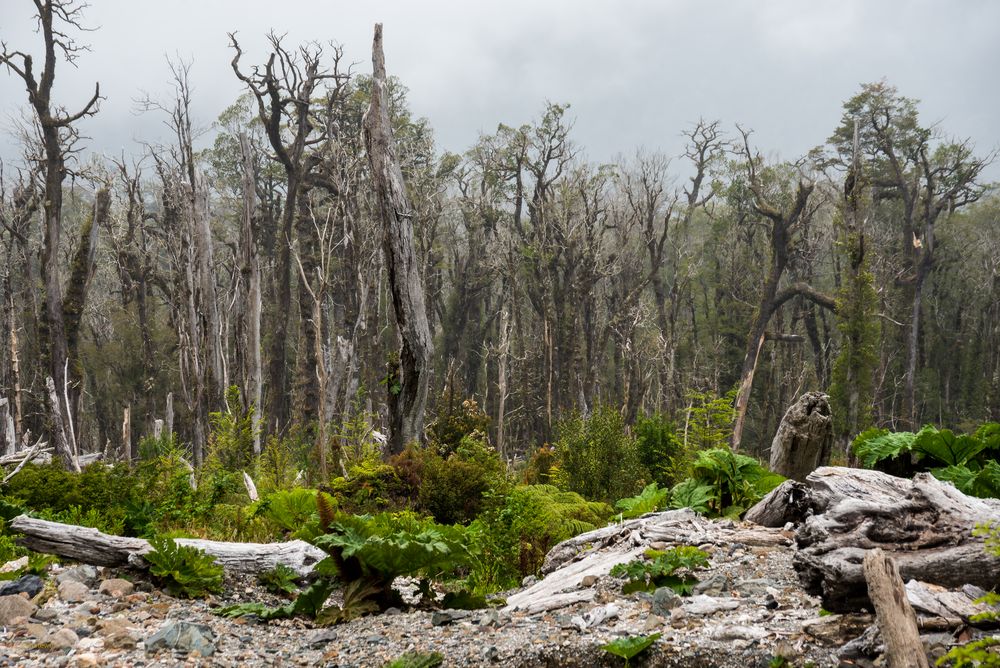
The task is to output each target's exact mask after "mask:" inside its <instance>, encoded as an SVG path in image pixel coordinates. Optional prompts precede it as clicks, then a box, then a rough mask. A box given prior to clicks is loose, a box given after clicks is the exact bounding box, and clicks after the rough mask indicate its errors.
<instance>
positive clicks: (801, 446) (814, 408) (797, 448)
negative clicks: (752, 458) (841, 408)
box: [770, 392, 833, 481]
mask: <svg viewBox="0 0 1000 668" xmlns="http://www.w3.org/2000/svg"><path fill="white" fill-rule="evenodd" d="M832 447H833V419H832V417H831V413H830V398H829V397H828V396H827V395H825V394H823V393H822V392H807V393H805V394H803V395H802V396H801V397H799V399H798V401H796V402H795V403H794V404H792V405H791V406H789V407H788V410H787V411H786V412H785V416H784V417H783V418H782V419H781V424H780V425H778V431H777V433H776V434H775V435H774V440H773V441H772V442H771V462H770V468H771V470H772V471H774V472H775V473H780V474H781V475H783V476H785V477H786V478H791V479H793V480H799V481H803V480H805V479H806V476H807V475H809V474H810V473H812V472H813V471H815V470H816V469H817V468H819V467H820V466H825V465H826V464H828V463H829V460H830V450H831V449H832Z"/></svg>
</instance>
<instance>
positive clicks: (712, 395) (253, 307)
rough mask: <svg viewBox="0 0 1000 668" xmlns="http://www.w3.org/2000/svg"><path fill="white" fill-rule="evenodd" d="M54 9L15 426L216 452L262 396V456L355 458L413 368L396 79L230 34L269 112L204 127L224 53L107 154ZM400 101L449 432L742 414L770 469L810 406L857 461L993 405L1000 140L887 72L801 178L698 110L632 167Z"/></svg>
mask: <svg viewBox="0 0 1000 668" xmlns="http://www.w3.org/2000/svg"><path fill="white" fill-rule="evenodd" d="M67 4H69V3H67ZM53 6H55V7H56V11H55V13H53ZM60 6H61V5H60V3H54V5H53V3H42V4H41V5H40V7H42V8H43V10H42V14H43V20H42V21H41V23H40V25H41V26H42V30H41V31H40V33H39V34H38V35H37V36H35V35H30V34H29V31H27V30H21V31H20V35H19V38H18V39H19V40H21V39H24V40H30V39H36V40H43V41H44V40H50V41H49V43H48V46H49V48H48V49H47V50H46V51H45V55H44V62H32V60H31V58H30V56H27V55H25V53H22V52H19V51H15V50H13V49H14V48H15V47H14V46H10V47H8V46H5V47H4V49H5V51H4V53H3V54H2V55H0V64H2V65H3V69H4V70H5V73H6V74H8V75H10V76H12V77H17V78H19V79H20V80H22V81H23V82H24V83H25V85H26V88H27V91H28V93H27V95H26V96H25V99H24V104H25V110H26V111H25V114H26V118H28V119H29V120H28V121H27V122H26V124H25V126H24V127H23V128H22V129H21V135H22V136H21V140H22V145H23V160H21V161H15V162H12V163H8V164H5V165H4V166H3V170H2V184H0V225H2V238H0V253H2V257H3V265H4V267H5V270H4V273H3V277H2V285H0V295H2V299H0V303H2V306H0V309H2V322H3V327H4V330H5V336H4V337H3V339H4V345H3V346H2V347H0V395H2V397H3V399H4V400H5V402H4V403H5V405H4V409H5V410H6V414H5V419H4V420H3V422H4V424H3V425H0V426H2V428H3V429H4V433H5V437H6V439H7V440H8V441H9V442H16V443H20V442H21V441H22V440H23V439H25V438H28V439H30V440H31V441H32V442H34V439H35V438H36V437H37V436H38V435H45V436H46V437H47V438H48V440H50V441H58V440H59V439H64V440H66V441H67V442H69V443H70V447H75V448H76V449H77V450H78V451H80V452H95V451H97V452H105V453H107V455H108V456H109V457H117V458H126V457H127V458H134V457H136V456H137V455H138V451H137V448H138V445H139V442H140V440H141V438H142V437H143V436H146V435H151V434H153V432H154V430H157V431H158V430H161V429H164V428H166V429H169V430H171V431H172V432H173V433H175V434H176V435H177V437H178V440H179V441H180V442H183V443H188V444H190V445H191V449H192V455H193V457H194V459H195V460H196V461H197V462H200V461H201V460H202V458H203V456H204V453H205V451H206V447H208V445H209V444H208V443H207V440H208V438H209V425H210V422H211V420H212V419H218V417H216V418H212V415H213V414H240V415H244V416H245V415H246V414H247V413H248V411H249V410H251V407H252V409H253V410H254V411H255V415H256V416H257V418H258V419H260V420H261V421H262V422H261V424H262V427H263V428H262V433H261V434H257V433H256V431H255V430H254V436H253V438H254V441H255V444H254V448H255V450H256V451H257V452H259V451H260V450H261V449H262V448H263V447H265V446H266V443H267V441H268V440H269V439H270V440H271V441H272V442H274V443H286V444H289V445H288V447H289V448H293V445H294V444H299V446H297V447H299V449H298V450H296V452H299V453H300V454H301V456H302V457H303V458H304V461H305V460H312V463H313V465H315V463H316V462H319V461H323V462H324V463H325V462H326V461H327V456H329V458H330V460H329V461H330V464H329V465H330V466H331V467H333V466H335V465H336V461H337V452H338V449H339V448H340V447H341V445H342V441H343V439H344V438H346V437H345V431H346V430H349V429H357V428H358V427H357V425H358V423H359V420H360V422H362V423H365V424H367V425H369V426H370V428H372V429H376V430H380V431H383V432H385V431H387V426H386V423H387V415H386V410H387V409H386V406H387V404H388V403H389V399H390V398H392V397H393V396H395V395H397V394H399V393H400V391H401V386H400V382H401V379H400V378H399V376H398V371H397V370H398V368H399V366H400V360H399V359H398V358H397V355H398V349H399V344H398V340H397V331H396V330H397V320H396V316H395V310H394V307H393V293H392V291H391V290H390V289H389V276H390V274H391V273H392V270H393V267H392V266H391V265H390V264H387V262H386V255H385V253H384V252H383V249H384V243H383V231H382V230H383V228H382V226H381V223H380V218H379V215H380V214H379V203H378V201H377V197H376V194H375V190H374V188H373V185H372V174H371V168H370V164H371V163H370V161H369V159H368V156H367V154H366V144H365V141H364V133H363V122H364V115H365V112H366V110H367V109H368V107H369V102H370V97H371V91H372V79H371V78H370V77H368V76H366V75H363V74H357V73H355V72H353V71H352V69H351V68H350V67H349V66H348V65H347V59H346V58H345V56H344V53H343V51H342V50H341V49H340V48H337V47H332V46H329V45H321V44H318V43H306V44H301V45H297V44H291V43H288V41H287V40H286V39H283V38H281V37H279V36H277V35H274V34H272V35H269V36H267V37H266V40H267V45H268V49H269V55H268V57H267V59H266V60H264V61H257V62H251V61H250V60H249V59H248V57H247V56H245V55H244V54H243V53H242V50H241V44H240V41H238V39H239V40H245V41H249V40H250V39H255V40H256V39H258V37H257V36H253V37H251V36H239V38H238V39H237V36H231V47H232V55H233V60H232V63H231V65H232V71H233V74H232V75H233V77H234V78H236V79H238V80H239V81H240V82H241V85H242V86H243V87H244V93H243V94H242V95H241V96H240V97H239V98H238V99H236V100H234V101H233V103H232V105H231V106H230V107H229V108H228V109H226V110H225V111H224V112H223V113H222V114H221V115H220V116H219V117H218V119H215V122H214V124H213V125H212V130H211V135H203V134H202V133H201V132H200V130H199V128H202V127H203V126H204V125H205V124H206V123H207V122H208V121H210V120H211V119H199V118H193V117H192V112H191V108H192V95H193V93H192V89H191V87H190V85H189V79H188V74H189V71H190V68H191V67H197V65H198V64H197V63H195V64H193V65H191V64H186V63H180V62H175V63H173V64H172V71H173V79H172V81H169V82H165V84H164V86H163V87H162V88H163V89H165V90H169V91H170V93H168V94H166V95H165V96H163V97H151V98H149V99H146V100H144V101H143V102H142V103H141V107H142V111H143V113H146V114H150V115H153V116H155V117H156V118H159V119H161V120H162V121H163V122H164V123H166V124H167V126H168V127H169V128H170V131H171V139H170V140H169V141H167V142H165V143H162V144H154V143H151V144H148V145H147V147H146V150H145V151H144V152H143V153H142V154H141V155H120V156H101V155H94V154H90V153H88V151H87V142H86V140H85V139H84V138H82V137H81V136H80V134H79V130H78V127H79V124H80V121H81V120H82V119H84V118H85V117H88V116H91V115H94V114H98V113H100V90H99V88H98V89H97V90H96V91H95V93H94V96H93V98H92V99H90V100H89V101H88V100H81V101H79V104H78V106H77V107H75V108H71V109H69V110H66V109H63V108H60V107H58V106H57V105H56V104H55V103H54V102H53V100H52V92H53V90H57V89H58V87H59V84H60V83H61V81H62V80H63V79H65V78H68V77H70V76H74V74H73V72H72V69H71V68H68V67H66V65H67V63H68V62H69V61H72V60H73V59H75V58H76V57H77V56H81V57H83V56H84V55H85V54H81V53H80V51H79V47H78V46H77V45H76V44H75V43H73V42H72V41H69V40H68V38H63V36H62V35H63V33H72V31H73V29H74V28H75V27H77V26H78V25H79V23H80V21H81V20H82V19H81V17H80V15H79V14H78V13H77V12H76V10H75V9H74V10H73V11H71V12H66V13H60V12H59V11H58V9H59V7H60ZM69 6H70V7H73V5H71V4H69ZM45 8H48V12H49V15H48V21H47V22H46V20H45V15H44V11H45ZM53 25H54V26H55V28H54V29H53ZM46 26H48V27H47V29H46ZM259 39H261V40H263V39H264V38H263V37H261V38H259ZM10 41H13V40H10ZM34 46H36V45H33V44H32V45H25V46H24V47H23V48H29V47H34ZM403 84H404V82H400V81H398V80H390V86H389V93H390V95H389V100H388V102H389V111H390V120H391V125H392V131H393V135H394V138H395V144H396V151H397V155H398V158H399V161H400V165H401V168H402V175H403V180H404V182H405V184H406V193H407V194H408V197H409V201H410V202H411V204H412V207H413V211H412V212H407V213H405V216H406V217H408V218H409V220H410V222H411V223H412V226H413V230H414V235H415V258H416V267H417V269H418V271H419V275H420V277H421V279H422V286H423V293H424V303H425V308H426V316H427V319H428V323H429V327H430V332H431V342H432V347H433V352H432V354H431V357H430V392H429V400H428V421H429V422H433V421H434V420H435V416H448V415H452V414H455V413H456V412H461V410H462V409H461V406H462V404H463V402H465V401H466V400H470V399H474V401H475V402H476V404H477V405H478V407H480V408H481V409H482V410H483V411H484V412H485V415H487V416H488V418H489V419H488V421H486V422H484V428H486V429H488V431H489V439H490V442H491V443H492V444H493V445H494V446H495V447H496V448H497V449H498V450H499V451H500V452H501V453H503V454H504V455H505V456H508V457H511V456H515V455H519V454H523V453H526V452H530V451H532V450H534V449H536V448H537V447H538V446H540V445H542V444H545V443H550V442H553V441H554V440H555V438H556V434H557V431H558V429H559V425H560V424H561V423H562V422H563V421H565V420H567V419H571V418H573V417H574V416H577V415H587V414H590V413H591V412H593V411H595V410H596V409H597V408H598V407H611V408H613V409H614V410H615V411H618V412H619V413H620V414H621V415H622V416H623V417H624V420H625V422H626V423H632V422H634V421H635V420H637V419H638V418H640V417H642V416H644V415H651V414H655V413H658V414H661V415H663V416H666V418H667V419H669V420H673V421H674V424H675V426H676V429H677V430H678V432H680V431H681V430H683V431H684V432H685V433H687V432H688V431H689V430H690V421H691V419H692V415H697V414H700V413H699V411H698V410H697V409H699V408H700V409H701V413H704V406H706V405H708V404H710V403H711V402H712V401H714V400H715V399H716V398H717V397H724V398H728V400H729V401H731V402H732V404H733V406H734V408H735V411H734V413H735V428H734V430H733V435H732V441H733V444H734V445H736V446H739V447H740V448H742V449H744V450H747V451H750V452H761V451H763V450H764V449H766V448H767V447H768V446H769V444H770V439H771V437H772V436H773V434H774V432H775V429H776V427H777V424H778V422H779V420H780V419H781V416H782V414H783V412H784V410H785V408H786V407H787V406H788V405H789V404H790V403H791V402H792V401H794V399H795V398H796V397H797V396H798V395H800V394H801V393H802V392H804V391H806V390H814V389H820V390H824V391H826V392H828V393H829V394H830V395H831V402H832V405H833V410H834V417H835V421H836V424H837V427H836V431H837V434H838V436H839V438H840V442H841V443H842V444H846V443H847V442H848V441H849V439H850V438H852V437H853V435H855V434H857V433H858V432H859V431H861V430H862V429H864V428H866V427H869V426H883V427H891V428H898V429H912V430H916V429H917V428H919V426H920V425H921V424H923V423H927V422H933V423H939V424H949V425H955V426H959V427H962V426H966V427H969V426H971V425H973V424H978V423H980V422H982V421H986V420H996V419H998V417H1000V222H998V220H1000V198H998V195H997V193H996V191H995V190H994V189H992V187H991V186H990V184H988V183H987V182H986V181H985V180H984V178H983V170H984V168H985V167H986V166H987V165H988V164H989V163H990V161H991V160H992V159H993V158H994V153H995V152H990V151H988V150H987V151H983V150H977V149H976V147H974V146H973V145H972V144H971V142H970V141H968V140H962V139H955V138H954V137H955V136H959V137H960V136H961V132H962V130H963V129H962V128H951V127H944V126H943V125H941V124H937V123H935V122H933V121H934V119H926V118H923V117H921V115H920V113H919V104H918V102H917V101H916V100H913V99H911V98H908V97H906V96H905V95H904V93H903V92H900V91H897V89H896V88H895V87H893V86H892V85H891V84H890V83H889V82H886V81H879V82H875V83H869V84H863V85H861V86H860V89H859V91H858V92H857V94H856V95H854V96H853V97H851V98H850V99H848V100H847V101H846V102H845V103H844V108H843V115H842V119H841V122H840V123H839V124H838V125H837V126H836V127H832V128H830V134H829V137H827V138H824V137H822V136H818V137H816V141H817V143H818V144H819V146H818V147H817V148H816V149H815V150H814V151H812V152H811V153H810V154H809V155H806V156H803V157H802V158H800V159H798V160H796V161H794V162H776V161H773V160H769V159H766V158H765V157H763V155H764V154H766V147H758V146H756V145H755V142H754V136H753V134H752V133H751V132H750V131H749V130H747V129H744V128H741V127H740V126H730V125H728V124H726V123H723V122H721V121H714V120H698V121H696V122H694V123H692V124H691V125H690V126H688V127H687V128H663V135H664V137H666V136H669V135H674V134H676V133H678V132H682V133H683V135H684V137H685V142H686V148H685V150H684V152H683V154H682V155H677V156H668V155H663V154H660V153H654V152H649V151H643V150H639V151H636V152H633V153H628V151H629V150H630V149H629V147H622V150H623V151H625V152H626V153H625V157H622V158H621V159H619V160H616V161H615V162H613V163H608V164H604V163H596V162H594V161H591V160H588V159H587V157H586V155H585V151H584V148H583V147H582V146H581V145H580V144H578V143H577V142H576V141H575V138H574V133H573V122H572V113H571V111H570V110H569V107H568V105H562V104H552V103H548V104H540V111H539V114H538V116H537V117H536V118H535V119H533V120H530V121H527V122H525V121H524V119H510V122H511V125H500V126H499V127H497V128H496V130H495V131H493V132H490V133H485V134H483V135H482V136H481V137H480V138H479V139H478V141H476V142H475V144H474V145H472V146H470V147H468V149H467V150H466V151H465V152H464V153H461V154H456V153H451V152H447V151H441V150H439V149H438V147H436V146H435V143H434V133H433V128H432V127H431V125H430V123H429V122H428V121H427V120H426V119H423V118H418V117H416V116H414V114H413V113H412V112H411V110H410V109H409V107H408V104H407V91H406V88H405V86H404V85H403ZM774 113H776V114H780V113H783V112H782V110H781V109H775V112H774ZM953 133H955V134H953ZM209 139H210V140H211V141H208V140H209ZM649 139H650V143H657V142H659V141H661V140H662V139H663V137H659V138H658V137H650V138H649ZM48 379H51V380H48ZM230 388H236V389H235V390H234V389H230ZM57 413H58V414H57ZM157 420H163V421H165V426H164V425H163V424H161V425H157V422H156V421H157ZM55 431H58V432H59V433H58V434H56V433H54V432H55ZM26 434H30V436H27V437H26V436H25V435H26ZM262 441H263V443H262ZM317 448H318V449H320V450H322V451H323V452H324V453H325V454H324V456H323V457H319V454H318V453H319V451H318V450H317ZM324 473H325V472H324Z"/></svg>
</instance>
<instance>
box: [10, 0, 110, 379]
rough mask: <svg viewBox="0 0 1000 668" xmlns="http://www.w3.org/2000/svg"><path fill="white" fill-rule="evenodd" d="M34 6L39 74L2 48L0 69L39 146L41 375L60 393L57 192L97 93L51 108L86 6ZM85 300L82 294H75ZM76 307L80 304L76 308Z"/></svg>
mask: <svg viewBox="0 0 1000 668" xmlns="http://www.w3.org/2000/svg"><path fill="white" fill-rule="evenodd" d="M34 2H35V7H36V10H37V18H38V27H39V32H40V33H41V34H42V38H43V42H44V53H45V55H44V59H43V61H42V68H41V71H40V72H38V74H37V75H36V72H35V62H34V58H33V57H32V56H31V55H30V54H28V53H25V52H23V51H12V50H10V49H8V48H7V46H6V45H3V46H2V48H0V65H3V66H6V67H7V69H8V70H9V71H10V72H12V73H14V74H16V75H17V76H18V77H19V78H20V79H21V80H22V81H23V82H24V85H25V88H26V89H27V91H28V101H29V102H30V104H31V107H32V110H33V112H34V121H35V124H36V126H37V130H38V136H39V139H40V140H41V145H42V155H41V156H40V157H39V158H38V160H39V163H40V164H41V166H42V171H43V173H44V175H45V196H44V198H43V208H44V214H45V215H44V229H43V233H42V253H41V260H42V262H41V264H42V266H41V270H42V282H43V288H44V294H45V308H44V310H43V311H42V317H41V322H40V327H39V334H40V337H41V347H42V353H43V357H44V360H45V365H46V366H47V367H48V369H47V370H46V373H47V374H48V375H51V376H52V378H53V381H54V385H55V387H57V388H63V387H65V386H66V380H67V379H66V373H67V369H69V370H70V372H72V371H73V370H75V369H76V368H77V365H76V360H75V359H71V357H73V355H75V353H74V352H73V351H71V350H70V349H69V342H68V338H69V337H68V335H67V323H66V319H67V318H66V314H65V310H64V301H63V297H62V293H63V290H62V285H61V280H60V266H59V264H60V247H61V241H62V201H63V199H62V198H63V192H62V187H63V181H64V180H65V178H66V175H67V173H68V169H67V166H66V161H67V158H68V157H70V156H71V155H72V154H73V152H74V151H75V148H74V145H75V144H76V141H77V140H78V139H79V133H78V132H77V130H76V128H75V127H74V124H75V123H76V122H77V121H79V120H80V119H82V118H86V117H88V116H93V115H94V114H96V113H97V107H98V101H99V100H100V99H101V97H100V96H101V88H100V84H97V85H95V88H94V94H93V96H91V98H90V100H89V101H87V103H86V104H85V105H84V106H83V108H82V109H80V111H77V112H76V113H70V112H68V111H67V110H66V109H65V108H63V107H61V106H59V105H54V104H53V101H52V85H53V83H54V81H55V75H56V62H57V60H58V57H59V55H61V57H62V58H63V60H65V61H66V62H68V63H71V64H72V63H73V62H74V61H75V60H76V58H77V56H78V55H79V54H80V51H82V50H84V49H85V47H83V46H81V45H79V44H77V43H76V42H75V41H73V39H72V38H71V37H69V36H68V31H69V30H70V29H78V30H79V29H82V26H81V23H80V21H81V14H82V12H83V10H84V8H86V6H87V5H86V4H84V3H83V2H77V1H76V0H34ZM57 54H58V55H57ZM95 227H96V226H95ZM85 296H86V294H85V293H84V294H83V295H81V297H85ZM82 305H83V303H82V301H81V302H80V307H81V309H82ZM67 362H69V363H68V364H67ZM71 380H72V379H71ZM76 380H77V381H78V380H79V379H76Z"/></svg>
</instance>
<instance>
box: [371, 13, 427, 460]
mask: <svg viewBox="0 0 1000 668" xmlns="http://www.w3.org/2000/svg"><path fill="white" fill-rule="evenodd" d="M372 66H373V74H372V76H373V80H372V96H371V103H370V104H369V106H368V112H367V113H366V114H365V118H364V134H365V146H366V148H367V150H368V160H369V162H370V164H371V170H372V180H373V181H374V185H375V191H376V193H377V195H378V203H379V213H380V215H381V218H382V227H383V248H384V252H385V257H386V266H387V267H388V270H389V289H390V291H391V293H392V305H393V311H394V313H395V315H396V326H397V332H398V335H399V339H400V344H401V345H400V351H399V362H398V364H397V365H396V368H395V369H393V370H392V372H391V375H395V376H396V377H395V378H390V379H389V382H388V383H387V385H388V389H389V425H390V429H389V448H388V450H389V452H390V453H398V452H402V450H403V448H405V447H406V444H407V443H409V442H411V441H414V440H419V439H421V438H422V437H423V427H424V409H425V408H426V405H427V387H428V384H429V380H430V378H429V371H430V369H429V361H430V357H431V353H432V352H433V349H434V344H433V342H432V341H431V331H430V325H429V324H428V322H427V310H426V308H425V306H424V291H423V288H422V286H421V283H420V273H419V269H418V266H417V258H416V254H415V253H414V249H413V207H412V206H411V205H410V201H409V199H408V198H407V195H406V187H405V185H404V183H403V173H402V171H401V170H400V167H399V161H398V160H397V158H396V149H395V145H394V142H393V138H392V128H391V127H390V125H389V99H388V91H387V82H386V74H385V55H384V54H383V52H382V24H381V23H377V24H375V39H374V42H373V44H372Z"/></svg>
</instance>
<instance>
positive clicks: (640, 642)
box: [601, 633, 661, 665]
mask: <svg viewBox="0 0 1000 668" xmlns="http://www.w3.org/2000/svg"><path fill="white" fill-rule="evenodd" d="M660 635H661V634H659V633H653V634H652V635H648V636H625V637H623V638H616V639H615V640H612V641H611V642H609V643H607V644H606V645H601V649H603V650H604V651H605V652H608V653H609V654H614V655H615V656H619V657H621V658H623V659H625V665H628V662H629V661H630V660H631V659H632V658H634V657H636V656H638V655H639V654H641V653H642V652H644V651H646V650H647V649H648V648H649V647H650V646H651V645H652V644H653V643H655V642H656V641H657V640H659V639H660Z"/></svg>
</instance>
